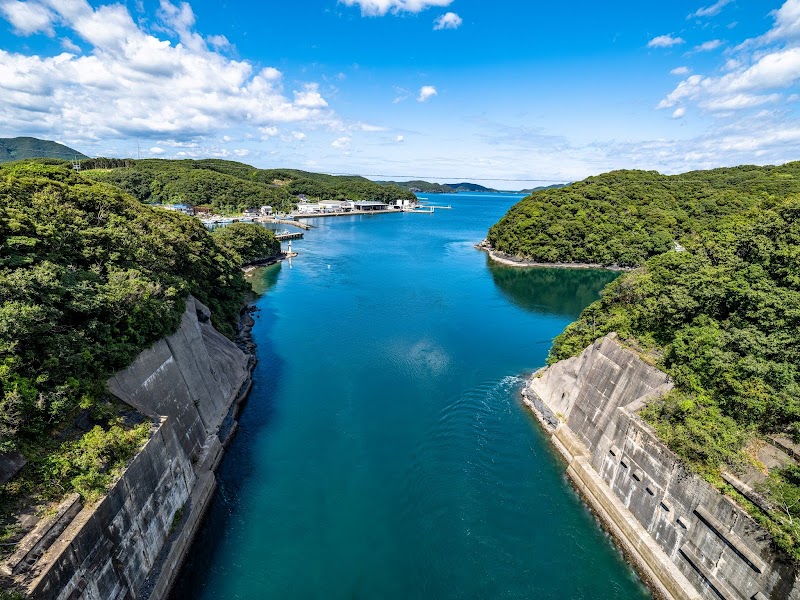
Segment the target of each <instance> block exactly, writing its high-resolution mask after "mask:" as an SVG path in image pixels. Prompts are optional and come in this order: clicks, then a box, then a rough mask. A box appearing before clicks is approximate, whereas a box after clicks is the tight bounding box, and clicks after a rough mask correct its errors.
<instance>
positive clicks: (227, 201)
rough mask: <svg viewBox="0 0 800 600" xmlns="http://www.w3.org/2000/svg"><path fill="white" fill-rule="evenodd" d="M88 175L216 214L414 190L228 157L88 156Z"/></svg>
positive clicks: (142, 197)
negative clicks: (306, 200) (300, 201)
mask: <svg viewBox="0 0 800 600" xmlns="http://www.w3.org/2000/svg"><path fill="white" fill-rule="evenodd" d="M81 168H82V169H83V173H84V175H85V176H87V177H90V178H92V179H94V180H95V181H102V182H105V183H110V184H113V185H115V186H117V187H119V188H121V189H123V190H125V191H126V192H128V193H129V194H131V195H132V196H134V197H135V198H136V199H137V200H139V201H141V202H148V203H157V204H167V203H177V202H184V203H187V204H190V205H192V206H200V205H209V206H211V208H212V209H213V210H214V211H215V212H218V213H223V214H226V213H236V212H241V211H243V210H245V209H247V208H258V207H260V206H265V205H267V206H272V208H273V209H274V210H275V211H276V212H289V211H290V210H291V209H292V208H293V206H294V204H295V203H296V202H297V196H298V195H299V194H305V195H306V196H307V197H308V198H310V199H316V200H344V199H350V200H382V201H385V202H395V201H396V200H398V199H401V198H413V194H411V193H410V192H408V191H404V190H401V189H400V188H397V187H394V186H382V185H379V184H377V183H375V182H372V181H369V180H368V179H364V178H363V177H335V176H332V175H324V174H319V173H308V172H306V171H296V170H292V169H267V170H265V169H256V168H254V167H251V166H249V165H245V164H242V163H238V162H233V161H225V160H216V159H208V160H155V159H150V160H131V159H124V160H123V159H102V158H98V159H90V160H86V161H82V162H81Z"/></svg>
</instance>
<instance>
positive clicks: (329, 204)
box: [319, 200, 342, 213]
mask: <svg viewBox="0 0 800 600" xmlns="http://www.w3.org/2000/svg"><path fill="white" fill-rule="evenodd" d="M319 208H320V210H321V211H322V212H327V213H333V212H342V203H341V202H334V201H332V200H322V201H320V203H319Z"/></svg>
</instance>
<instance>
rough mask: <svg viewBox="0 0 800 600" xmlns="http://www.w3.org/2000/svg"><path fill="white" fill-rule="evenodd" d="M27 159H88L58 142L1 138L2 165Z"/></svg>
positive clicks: (28, 138) (27, 138) (23, 138)
mask: <svg viewBox="0 0 800 600" xmlns="http://www.w3.org/2000/svg"><path fill="white" fill-rule="evenodd" d="M25 158H60V159H62V160H74V159H82V158H87V157H86V156H85V155H83V154H81V153H80V152H78V151H77V150H73V149H72V148H68V147H67V146H64V145H62V144H59V143H58V142H51V141H48V140H39V139H36V138H32V137H15V138H0V163H5V162H11V161H15V160H23V159H25Z"/></svg>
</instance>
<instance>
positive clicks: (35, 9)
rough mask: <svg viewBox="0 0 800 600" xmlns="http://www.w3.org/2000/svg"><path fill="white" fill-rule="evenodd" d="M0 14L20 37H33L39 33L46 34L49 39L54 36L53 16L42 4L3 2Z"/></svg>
mask: <svg viewBox="0 0 800 600" xmlns="http://www.w3.org/2000/svg"><path fill="white" fill-rule="evenodd" d="M0 13H2V14H3V16H4V17H5V18H6V20H7V21H8V22H9V23H11V25H13V26H14V31H15V32H16V33H18V34H20V35H33V34H34V33H40V32H41V33H46V34H47V35H49V36H50V37H53V36H54V35H55V32H54V31H53V20H54V19H55V15H54V14H53V13H52V12H51V11H50V10H48V9H47V8H46V7H45V6H43V5H42V4H39V3H36V2H20V1H19V0H5V1H4V2H2V3H0Z"/></svg>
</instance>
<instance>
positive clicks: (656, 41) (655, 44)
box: [647, 34, 686, 48]
mask: <svg viewBox="0 0 800 600" xmlns="http://www.w3.org/2000/svg"><path fill="white" fill-rule="evenodd" d="M685 43H686V40H684V39H683V38H681V37H672V35H670V34H668V35H659V36H657V37H654V38H653V39H652V40H650V41H649V42H647V47H648V48H672V46H677V45H679V44H685Z"/></svg>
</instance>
